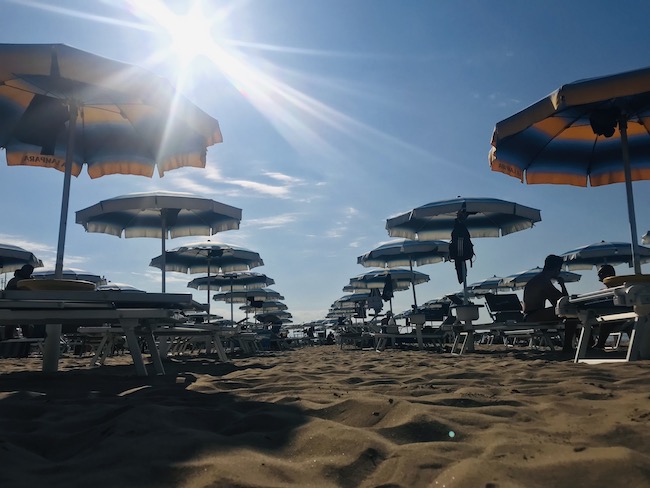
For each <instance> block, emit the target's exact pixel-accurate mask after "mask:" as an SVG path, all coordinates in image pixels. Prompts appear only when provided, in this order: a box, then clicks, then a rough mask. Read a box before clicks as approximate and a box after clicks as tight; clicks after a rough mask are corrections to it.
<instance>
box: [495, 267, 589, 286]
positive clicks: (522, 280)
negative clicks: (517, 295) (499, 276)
mask: <svg viewBox="0 0 650 488" xmlns="http://www.w3.org/2000/svg"><path fill="white" fill-rule="evenodd" d="M541 272H542V268H540V267H537V268H532V269H528V270H526V271H520V272H519V273H513V274H511V275H508V276H506V277H505V278H503V280H502V283H501V284H502V286H503V287H507V288H512V289H513V290H515V289H518V288H524V287H525V286H526V284H527V283H528V282H529V281H530V280H531V279H532V278H534V277H535V276H537V275H538V274H539V273H541ZM560 277H561V278H562V279H563V280H564V281H565V282H566V283H575V282H576V281H580V278H582V275H579V274H578V273H572V272H571V271H560Z"/></svg>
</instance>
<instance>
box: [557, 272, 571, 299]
mask: <svg viewBox="0 0 650 488" xmlns="http://www.w3.org/2000/svg"><path fill="white" fill-rule="evenodd" d="M556 281H557V283H558V285H560V289H561V291H562V296H563V297H568V296H569V292H568V291H567V290H566V286H564V278H562V277H561V276H558V277H557V278H556Z"/></svg>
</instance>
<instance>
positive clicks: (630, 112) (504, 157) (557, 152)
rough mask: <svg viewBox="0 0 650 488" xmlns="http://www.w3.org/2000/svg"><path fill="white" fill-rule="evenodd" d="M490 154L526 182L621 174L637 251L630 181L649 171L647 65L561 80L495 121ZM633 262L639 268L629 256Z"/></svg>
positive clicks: (601, 179)
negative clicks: (545, 93)
mask: <svg viewBox="0 0 650 488" xmlns="http://www.w3.org/2000/svg"><path fill="white" fill-rule="evenodd" d="M489 161H490V167H491V169H492V171H497V172H501V173H505V174H507V175H509V176H513V177H515V178H518V179H519V180H521V181H522V182H526V183H531V184H534V183H549V184H564V185H575V186H588V185H591V186H600V185H608V184H611V183H621V182H624V183H625V185H626V192H627V200H628V214H629V218H630V230H631V234H632V247H633V255H634V256H638V237H637V232H636V216H635V212H634V197H633V194H632V181H636V180H649V179H650V68H643V69H639V70H635V71H628V72H624V73H619V74H616V75H611V76H605V77H600V78H591V79H587V80H580V81H576V82H573V83H569V84H566V85H563V86H562V87H560V88H559V89H558V90H556V91H554V92H553V93H551V94H550V95H548V96H547V97H546V98H543V99H542V100H540V101H538V102H537V103H535V104H533V105H531V106H529V107H528V108H525V109H524V110H522V111H521V112H519V113H517V114H515V115H512V116H511V117H509V118H507V119H505V120H502V121H501V122H498V123H497V124H496V127H495V129H494V133H493V134H492V148H491V150H490V154H489ZM634 268H635V273H637V274H638V273H640V272H641V268H640V263H639V262H638V260H636V259H635V262H634Z"/></svg>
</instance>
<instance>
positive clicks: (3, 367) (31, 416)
mask: <svg viewBox="0 0 650 488" xmlns="http://www.w3.org/2000/svg"><path fill="white" fill-rule="evenodd" d="M165 367H166V369H167V371H168V373H169V374H167V375H166V376H164V377H161V376H151V377H147V378H141V377H136V376H134V375H133V366H132V364H130V359H129V358H128V357H116V358H109V359H108V360H107V364H106V366H104V367H101V368H96V369H88V368H87V367H86V361H85V360H84V358H65V359H63V361H62V365H61V371H60V372H59V373H57V374H54V375H52V374H50V375H46V374H43V373H41V372H40V360H39V359H38V358H28V359H1V360H0V486H2V487H33V486H47V487H48V488H54V487H59V486H60V487H71V486H92V487H93V488H103V487H147V488H148V487H179V488H198V487H222V486H223V487H287V486H313V487H321V486H322V487H356V486H362V487H435V488H441V487H445V488H447V487H460V488H465V487H467V488H476V487H480V488H511V487H517V488H519V487H521V488H523V487H526V488H536V487H540V488H542V487H550V486H553V487H572V488H573V487H589V488H593V487H599V486H621V487H633V488H635V487H639V488H641V487H647V486H650V401H649V400H650V394H649V393H648V388H647V387H648V374H649V373H650V362H647V361H642V362H636V363H626V364H602V365H585V364H573V363H571V362H569V361H563V360H560V359H559V358H557V357H556V356H554V355H552V354H550V353H543V352H540V351H534V350H526V349H517V350H513V349H510V350H505V349H503V348H501V349H499V347H494V348H489V349H481V350H479V351H478V352H476V353H474V354H467V355H464V356H461V357H458V356H452V355H449V354H438V353H433V352H427V351H394V350H386V351H384V352H382V353H377V352H375V351H371V350H363V351H362V350H341V349H340V348H338V347H337V346H317V347H305V348H302V349H297V350H294V351H282V352H275V353H264V354H261V355H259V356H255V357H250V358H237V359H233V360H232V361H231V362H229V363H219V362H218V361H217V360H216V359H215V358H213V357H185V358H174V359H170V360H167V361H166V363H165Z"/></svg>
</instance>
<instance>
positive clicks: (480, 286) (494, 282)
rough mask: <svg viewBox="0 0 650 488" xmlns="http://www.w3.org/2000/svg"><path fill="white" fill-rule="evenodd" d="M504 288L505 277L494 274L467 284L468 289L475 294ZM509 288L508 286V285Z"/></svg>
mask: <svg viewBox="0 0 650 488" xmlns="http://www.w3.org/2000/svg"><path fill="white" fill-rule="evenodd" d="M499 288H503V278H501V277H500V276H496V275H494V276H492V277H491V278H485V279H484V280H479V281H475V282H474V283H470V284H469V285H467V289H468V290H469V291H470V292H472V293H475V294H481V293H488V292H491V291H496V290H498V289H499ZM506 288H507V287H506Z"/></svg>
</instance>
